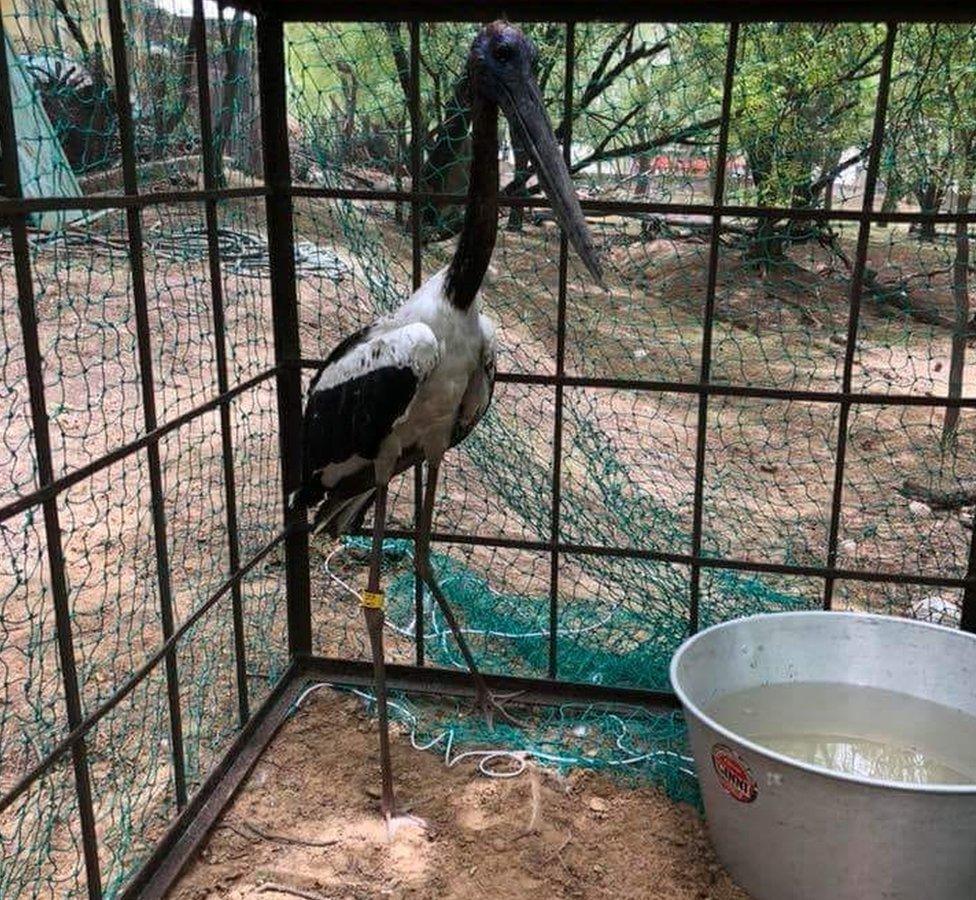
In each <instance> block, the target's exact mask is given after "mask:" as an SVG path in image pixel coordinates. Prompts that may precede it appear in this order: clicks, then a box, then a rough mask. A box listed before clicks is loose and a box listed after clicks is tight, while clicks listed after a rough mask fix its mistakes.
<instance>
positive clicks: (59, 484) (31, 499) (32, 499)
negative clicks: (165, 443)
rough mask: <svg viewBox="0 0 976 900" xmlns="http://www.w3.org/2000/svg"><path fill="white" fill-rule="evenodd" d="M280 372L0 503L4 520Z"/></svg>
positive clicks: (251, 380)
mask: <svg viewBox="0 0 976 900" xmlns="http://www.w3.org/2000/svg"><path fill="white" fill-rule="evenodd" d="M277 373H278V368H277V366H274V367H272V368H270V369H266V370H265V371H264V372H261V374H260V375H255V376H254V377H253V378H249V379H248V380H247V381H242V382H241V383H240V384H239V385H237V387H233V388H231V389H230V390H229V391H227V392H226V393H225V394H221V395H220V396H217V397H214V398H213V399H212V400H207V401H206V402H205V403H201V404H199V405H198V406H195V407H194V408H193V409H191V410H188V411H187V412H185V413H183V414H182V415H180V416H177V417H176V418H175V419H171V420H170V421H169V422H167V423H166V424H165V425H160V426H159V427H158V428H156V429H155V430H154V431H150V432H148V433H147V434H144V435H143V436H142V437H140V438H136V439H135V440H132V441H129V443H127V444H123V445H122V446H121V447H116V448H115V449H114V450H112V451H111V452H109V453H106V454H105V455H104V456H100V457H99V458H98V459H96V460H93V461H92V462H90V463H88V464H87V465H84V466H82V467H81V468H80V469H73V470H72V471H71V472H69V473H68V474H67V475H62V476H61V477H60V478H55V479H53V480H52V481H51V482H50V483H48V484H46V485H41V486H40V487H39V488H38V489H37V490H35V491H31V493H29V494H25V495H24V496H23V497H19V498H18V499H16V500H12V501H11V502H10V503H8V504H6V505H5V506H3V507H0V522H4V521H5V520H7V519H9V518H10V517H11V516H15V515H17V514H18V513H22V512H24V511H25V510H27V509H30V508H31V507H32V506H37V505H38V504H39V503H43V502H44V501H45V500H49V499H50V498H51V497H56V496H57V495H58V494H61V493H63V492H64V491H66V490H67V489H68V488H70V487H71V486H72V485H75V484H77V483H78V482H79V481H84V480H85V479H86V478H90V477H91V476H92V475H94V474H95V473H96V472H100V471H101V470H102V469H106V468H108V467H109V466H112V465H115V463H117V462H119V461H120V460H123V459H125V458H126V457H127V456H131V455H132V454H133V453H136V452H137V451H139V450H141V449H142V448H143V447H148V446H149V445H150V444H152V443H158V442H159V441H160V440H161V439H162V438H164V437H165V436H166V435H167V434H169V433H170V432H171V431H175V430H176V429H177V428H182V427H183V426H184V425H186V424H187V423H188V422H192V421H193V420H194V419H196V418H197V417H198V416H202V415H203V414H204V413H206V412H210V410H212V409H216V408H217V407H218V406H220V404H221V403H225V402H229V401H230V400H232V399H233V398H234V397H236V396H238V395H239V394H243V393H245V392H246V391H249V390H252V389H253V388H255V387H257V386H258V385H259V384H261V382H263V381H267V380H268V379H269V378H272V377H273V376H275V375H277Z"/></svg>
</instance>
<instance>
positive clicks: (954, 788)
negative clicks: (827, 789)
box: [668, 610, 976, 797]
mask: <svg viewBox="0 0 976 900" xmlns="http://www.w3.org/2000/svg"><path fill="white" fill-rule="evenodd" d="M811 616H830V617H831V618H841V617H847V618H850V617H854V618H857V619H864V620H871V621H878V622H892V621H895V622H898V623H899V624H904V625H907V626H909V627H912V628H929V629H934V630H935V631H942V632H946V633H948V634H953V635H959V636H962V638H963V639H964V640H970V641H972V642H973V647H974V650H976V634H970V633H969V632H966V631H961V630H960V629H958V628H950V627H948V626H946V625H936V624H935V623H933V622H919V621H918V620H917V619H908V618H903V617H901V616H887V615H881V614H878V613H862V612H855V611H840V610H796V611H791V612H773V613H756V614H754V615H751V616H741V617H739V618H737V619H729V620H728V621H727V622H718V623H717V624H715V625H710V626H709V627H708V628H704V629H702V630H701V631H699V632H697V633H695V634H693V635H692V636H691V637H689V638H687V639H685V641H684V642H683V643H682V644H681V646H680V647H679V648H678V649H677V650H676V651H675V653H674V655H673V656H672V657H671V664H670V666H669V667H668V677H669V678H670V681H671V687H672V689H673V690H674V692H675V694H676V695H677V697H678V700H680V701H681V706H682V708H683V711H684V713H685V715H686V716H687V715H689V714H691V715H694V716H695V717H696V718H697V719H698V720H699V721H701V722H702V723H704V724H705V725H707V726H708V727H709V728H711V729H712V730H713V731H716V732H718V733H719V734H720V735H722V736H723V737H724V738H726V739H727V740H729V741H731V742H732V743H734V744H738V745H739V746H741V747H744V748H745V749H746V750H749V751H750V752H752V753H755V754H757V755H759V756H763V757H766V758H767V759H771V760H773V761H775V762H777V763H779V764H780V765H783V766H787V767H790V768H794V769H801V770H803V771H805V772H810V773H811V774H813V775H820V776H823V777H824V778H830V779H834V780H838V781H848V782H852V783H854V784H858V785H862V786H864V787H869V788H880V789H888V790H896V791H908V792H911V793H918V794H949V795H955V796H961V797H970V796H971V797H976V783H972V784H918V783H917V782H913V781H890V780H887V779H881V778H869V777H867V776H864V775H851V774H850V773H848V772H838V771H837V770H836V769H829V768H827V767H826V766H818V765H816V764H815V763H807V762H803V761H802V760H798V759H794V758H793V757H792V756H786V755H785V754H783V753H779V752H777V751H776V750H772V749H771V748H769V747H764V746H763V745H762V744H757V743H755V742H754V741H751V740H749V739H748V738H746V737H743V736H742V735H739V734H736V733H735V732H734V731H733V730H732V729H730V728H727V727H726V726H724V725H722V724H721V723H720V722H717V721H716V720H715V719H713V718H712V717H711V716H709V715H707V714H706V713H705V712H704V711H703V710H702V709H701V708H700V707H699V706H698V704H696V703H693V702H692V701H691V699H690V698H689V697H688V694H687V693H686V691H685V689H684V687H683V686H682V685H681V683H680V680H679V678H678V666H679V665H680V664H681V659H682V657H683V656H684V655H685V654H686V653H687V652H688V651H689V650H690V649H691V648H692V647H693V646H694V645H695V644H696V643H697V642H698V641H700V640H702V639H705V638H707V636H708V635H710V634H712V633H713V632H716V631H720V630H722V629H725V628H732V627H734V626H736V625H740V624H742V623H743V622H750V621H753V620H756V619H763V620H765V619H771V618H773V617H777V618H778V617H785V618H792V619H806V618H809V617H811ZM696 763H698V760H696Z"/></svg>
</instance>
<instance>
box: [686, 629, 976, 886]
mask: <svg viewBox="0 0 976 900" xmlns="http://www.w3.org/2000/svg"><path fill="white" fill-rule="evenodd" d="M803 681H806V682H819V683H832V684H837V683H843V684H847V685H857V686H859V687H867V688H880V689H884V690H894V691H899V692H901V693H903V694H908V695H910V696H912V697H917V698H920V699H921V700H928V701H931V702H934V703H938V704H941V705H942V706H948V707H951V708H953V709H956V710H959V711H961V712H964V713H966V714H968V715H970V716H976V636H974V635H970V634H965V633H963V632H959V631H954V630H952V629H949V628H942V627H940V626H936V625H927V624H923V623H920V622H914V621H911V620H906V619H897V618H893V617H889V616H872V615H862V614H857V613H827V612H804V613H777V614H772V615H762V616H753V617H750V618H746V619H738V620H736V621H732V622H726V623H723V624H721V625H716V626H714V627H712V628H709V629H707V630H705V631H702V632H700V633H699V634H697V635H695V636H694V637H692V638H690V639H689V640H688V641H686V642H685V643H684V645H682V647H681V648H680V649H679V650H678V652H677V654H676V655H675V657H674V659H673V660H672V663H671V682H672V684H673V686H674V689H675V691H676V692H677V694H678V697H679V699H680V700H681V703H682V704H683V706H684V709H685V717H686V719H687V721H688V728H689V732H690V738H691V746H692V750H693V753H694V756H695V764H696V767H697V769H698V776H699V780H700V782H701V790H702V795H703V798H704V801H705V812H706V817H707V820H708V828H709V832H710V834H711V838H712V842H713V843H714V845H715V849H716V851H717V852H718V855H719V857H720V859H721V860H722V862H723V863H724V864H725V866H726V868H727V869H728V870H729V872H730V873H731V874H732V876H733V877H734V878H735V879H736V880H737V881H738V882H739V884H740V885H741V886H742V887H744V888H745V889H746V890H747V891H749V892H750V893H751V894H752V895H753V896H754V897H755V898H757V900H828V898H830V900H872V898H885V900H974V898H976V784H971V783H970V784H931V785H920V784H912V783H905V782H894V781H881V780H876V779H872V778H867V777H861V776H855V775H847V774H843V773H840V772H837V771H832V770H830V769H827V768H823V767H821V766H817V765H812V764H808V763H804V762H798V761H797V760H795V759H791V758H790V757H787V756H784V755H782V754H780V753H777V752H774V751H772V750H769V749H766V748H763V747H762V746H760V745H759V744H757V743H754V742H752V741H750V740H748V739H745V738H743V737H741V736H739V735H737V734H735V733H734V732H733V731H732V730H730V729H729V728H727V727H725V726H723V724H722V723H721V722H719V721H715V720H713V719H712V718H710V717H709V715H708V714H707V713H706V712H705V710H708V709H710V708H712V707H713V706H714V705H715V704H716V702H717V701H718V700H719V699H720V698H721V697H723V696H725V695H727V694H730V693H731V692H734V691H740V690H745V689H747V688H751V687H757V686H759V685H766V684H774V685H775V684H784V683H787V682H803ZM953 733H954V732H953Z"/></svg>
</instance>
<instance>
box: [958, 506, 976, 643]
mask: <svg viewBox="0 0 976 900" xmlns="http://www.w3.org/2000/svg"><path fill="white" fill-rule="evenodd" d="M966 577H967V578H968V579H969V584H968V585H967V586H966V590H965V591H963V595H962V621H961V622H960V623H959V625H960V627H961V628H962V630H963V631H971V632H973V634H976V522H974V523H973V536H972V540H971V541H970V543H969V565H968V567H967V570H966Z"/></svg>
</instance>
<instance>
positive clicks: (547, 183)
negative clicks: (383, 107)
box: [500, 76, 603, 285]
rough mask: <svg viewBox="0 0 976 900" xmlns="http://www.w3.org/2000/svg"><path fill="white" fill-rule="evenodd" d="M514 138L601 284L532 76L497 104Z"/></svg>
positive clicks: (589, 237)
mask: <svg viewBox="0 0 976 900" xmlns="http://www.w3.org/2000/svg"><path fill="white" fill-rule="evenodd" d="M500 106H501V107H502V111H503V112H504V113H505V117H506V118H507V119H508V121H509V124H510V125H511V127H512V130H513V131H514V132H515V137H516V139H517V140H519V141H521V143H522V146H523V147H524V149H525V151H526V152H527V153H528V154H529V156H530V157H531V159H532V162H533V165H534V166H535V171H536V175H537V176H538V178H539V181H540V183H541V184H542V188H543V190H544V191H545V192H546V196H547V197H548V198H549V202H550V203H551V204H552V208H553V211H554V212H555V214H556V218H557V219H558V221H559V224H560V226H561V227H562V229H563V231H564V232H565V234H566V237H567V238H568V239H569V242H570V243H571V244H572V245H573V247H574V248H575V250H576V252H577V253H578V254H579V257H580V259H581V260H583V263H584V264H585V265H586V268H587V269H589V270H590V274H591V275H592V276H593V277H594V278H595V279H596V280H597V282H598V283H599V284H601V285H602V284H603V267H602V266H601V265H600V258H599V256H598V254H597V251H596V247H595V246H594V244H593V236H592V235H591V234H590V230H589V228H587V225H586V219H584V218H583V210H581V209H580V205H579V200H578V199H577V198H576V191H575V190H574V189H573V182H572V179H571V178H570V177H569V169H568V168H567V167H566V162H565V161H564V159H563V155H562V152H561V150H560V148H559V144H557V143H556V136H555V134H554V133H553V130H552V124H551V123H550V122H549V117H548V116H547V115H546V108H545V106H544V105H543V102H542V94H541V93H540V92H539V86H538V85H537V84H536V82H535V79H534V78H532V77H531V76H529V77H527V78H526V79H525V80H524V81H523V82H522V83H521V84H520V85H519V90H518V91H515V92H513V91H511V90H509V91H505V92H504V94H503V99H502V101H501V103H500Z"/></svg>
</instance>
